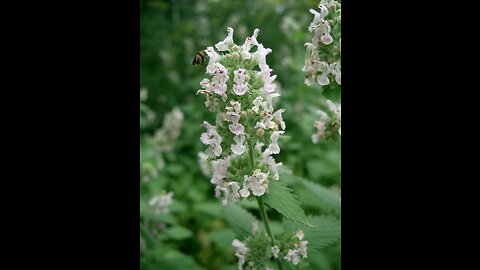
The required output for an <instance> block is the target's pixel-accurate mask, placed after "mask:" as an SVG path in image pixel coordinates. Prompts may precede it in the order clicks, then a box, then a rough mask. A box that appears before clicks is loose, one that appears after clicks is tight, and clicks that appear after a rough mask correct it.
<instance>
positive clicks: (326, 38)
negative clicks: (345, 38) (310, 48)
mask: <svg viewBox="0 0 480 270" xmlns="http://www.w3.org/2000/svg"><path fill="white" fill-rule="evenodd" d="M322 23H323V26H322V27H323V31H322V37H321V38H320V40H321V41H322V42H323V44H325V45H330V44H331V43H332V42H333V38H332V36H331V35H330V30H331V29H332V27H331V26H330V24H328V21H323V22H322Z"/></svg>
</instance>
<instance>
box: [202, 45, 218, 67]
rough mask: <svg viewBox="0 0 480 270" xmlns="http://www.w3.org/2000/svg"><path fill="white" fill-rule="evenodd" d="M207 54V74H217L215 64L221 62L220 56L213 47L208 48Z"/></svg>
mask: <svg viewBox="0 0 480 270" xmlns="http://www.w3.org/2000/svg"><path fill="white" fill-rule="evenodd" d="M205 52H206V53H207V55H208V58H209V60H208V65H207V74H213V73H215V64H216V63H218V61H219V60H220V55H219V54H218V53H217V52H216V51H215V50H214V49H213V47H211V46H210V47H207V49H206V50H205Z"/></svg>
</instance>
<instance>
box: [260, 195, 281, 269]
mask: <svg viewBox="0 0 480 270" xmlns="http://www.w3.org/2000/svg"><path fill="white" fill-rule="evenodd" d="M257 202H258V208H259V210H260V216H261V217H262V220H263V224H264V225H265V230H266V231H267V234H268V236H269V237H270V239H272V243H273V244H275V237H274V236H273V233H272V231H271V230H270V224H269V221H268V216H267V211H265V205H264V202H263V198H262V196H259V197H257ZM275 261H276V262H277V265H278V269H280V270H283V265H282V263H281V262H280V260H275Z"/></svg>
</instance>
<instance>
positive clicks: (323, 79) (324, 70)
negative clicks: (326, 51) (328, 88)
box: [317, 61, 331, 86]
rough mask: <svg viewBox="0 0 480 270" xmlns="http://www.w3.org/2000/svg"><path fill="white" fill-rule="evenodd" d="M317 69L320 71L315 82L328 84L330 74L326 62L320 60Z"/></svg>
mask: <svg viewBox="0 0 480 270" xmlns="http://www.w3.org/2000/svg"><path fill="white" fill-rule="evenodd" d="M318 70H319V71H320V72H321V74H320V75H318V77H317V82H318V84H320V85H322V86H323V85H328V84H330V79H329V78H328V75H329V74H330V72H331V71H330V67H329V65H328V63H327V62H325V61H322V62H320V66H319V67H318Z"/></svg>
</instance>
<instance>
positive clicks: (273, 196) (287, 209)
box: [264, 181, 308, 224]
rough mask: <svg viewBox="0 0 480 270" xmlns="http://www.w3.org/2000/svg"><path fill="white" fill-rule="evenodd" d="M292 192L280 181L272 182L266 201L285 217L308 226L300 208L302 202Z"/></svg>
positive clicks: (265, 197)
mask: <svg viewBox="0 0 480 270" xmlns="http://www.w3.org/2000/svg"><path fill="white" fill-rule="evenodd" d="M291 191H292V190H291V189H290V188H289V187H287V186H284V185H283V184H282V183H281V182H280V181H270V185H269V188H268V191H267V193H266V194H265V195H264V200H265V202H266V203H267V204H268V205H269V206H270V207H272V208H273V209H275V210H277V211H278V212H279V213H280V214H282V215H283V216H284V217H286V218H288V219H291V220H294V221H298V222H300V223H302V224H308V221H307V218H306V217H305V212H304V211H303V209H302V208H301V207H300V202H299V201H297V199H296V196H295V195H293V193H292V192H291Z"/></svg>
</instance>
